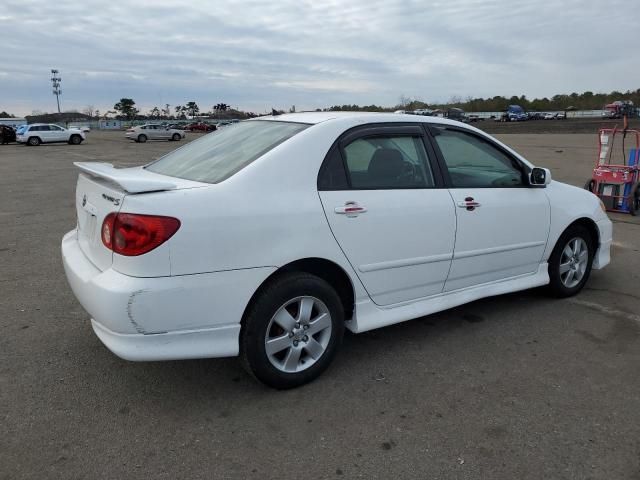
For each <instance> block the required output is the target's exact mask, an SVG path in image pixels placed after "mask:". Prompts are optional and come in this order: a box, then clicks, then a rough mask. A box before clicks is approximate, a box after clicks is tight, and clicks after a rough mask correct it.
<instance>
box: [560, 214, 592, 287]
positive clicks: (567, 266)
mask: <svg viewBox="0 0 640 480" xmlns="http://www.w3.org/2000/svg"><path fill="white" fill-rule="evenodd" d="M594 253H595V245H594V244H593V239H592V237H591V234H590V233H589V231H588V230H587V229H586V228H585V227H583V226H582V225H573V226H570V227H569V228H568V229H567V230H565V231H564V233H563V234H562V235H561V236H560V238H559V239H558V242H557V243H556V246H555V248H554V249H553V252H551V256H550V257H549V280H550V282H549V290H550V292H551V293H552V294H553V295H554V296H556V297H559V298H564V297H570V296H572V295H575V294H577V293H578V292H579V291H580V290H582V287H584V284H585V283H587V279H588V278H589V274H590V273H591V265H592V263H593V256H594Z"/></svg>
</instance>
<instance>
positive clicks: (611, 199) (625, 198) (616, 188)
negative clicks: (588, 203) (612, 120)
mask: <svg viewBox="0 0 640 480" xmlns="http://www.w3.org/2000/svg"><path fill="white" fill-rule="evenodd" d="M615 141H618V142H620V144H621V148H620V150H618V147H617V145H615ZM598 142H599V146H600V148H599V153H598V160H597V161H596V166H595V168H594V169H593V175H592V177H591V179H590V180H589V181H588V182H587V183H586V185H585V186H584V188H585V189H587V190H589V191H590V192H592V193H594V194H596V195H597V196H598V197H600V200H602V203H604V206H605V207H606V209H607V210H608V211H611V212H622V213H630V214H631V215H638V214H640V185H639V183H638V181H639V180H640V169H639V167H640V166H639V165H638V163H640V162H639V161H638V160H639V159H640V132H639V131H638V130H629V129H626V128H625V129H624V130H617V128H603V129H601V130H600V131H599V132H598ZM629 142H631V144H630V143H629ZM625 143H626V144H627V145H629V146H630V148H628V149H625ZM614 147H616V148H615V149H614ZM614 150H618V153H617V154H616V153H614ZM614 158H615V161H613V159H614ZM619 160H621V163H616V162H617V161H619Z"/></svg>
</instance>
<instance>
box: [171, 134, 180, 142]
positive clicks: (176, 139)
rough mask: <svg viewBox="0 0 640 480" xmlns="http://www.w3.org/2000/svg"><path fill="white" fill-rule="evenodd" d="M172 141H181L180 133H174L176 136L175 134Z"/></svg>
mask: <svg viewBox="0 0 640 480" xmlns="http://www.w3.org/2000/svg"><path fill="white" fill-rule="evenodd" d="M171 139H172V140H173V141H174V142H179V141H180V134H179V133H174V134H173V137H171Z"/></svg>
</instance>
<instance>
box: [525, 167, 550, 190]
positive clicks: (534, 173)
mask: <svg viewBox="0 0 640 480" xmlns="http://www.w3.org/2000/svg"><path fill="white" fill-rule="evenodd" d="M550 183H551V171H550V170H549V169H548V168H539V167H534V168H533V169H532V170H531V173H530V174H529V184H531V185H532V186H538V187H543V186H545V185H549V184H550Z"/></svg>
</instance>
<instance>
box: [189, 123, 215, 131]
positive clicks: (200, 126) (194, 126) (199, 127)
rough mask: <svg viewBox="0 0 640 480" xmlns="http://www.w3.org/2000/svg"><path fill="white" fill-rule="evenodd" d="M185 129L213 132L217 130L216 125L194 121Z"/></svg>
mask: <svg viewBox="0 0 640 480" xmlns="http://www.w3.org/2000/svg"><path fill="white" fill-rule="evenodd" d="M185 130H189V131H190V132H213V131H214V130H216V126H215V125H209V124H208V123H192V124H190V125H187V127H186V128H185Z"/></svg>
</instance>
